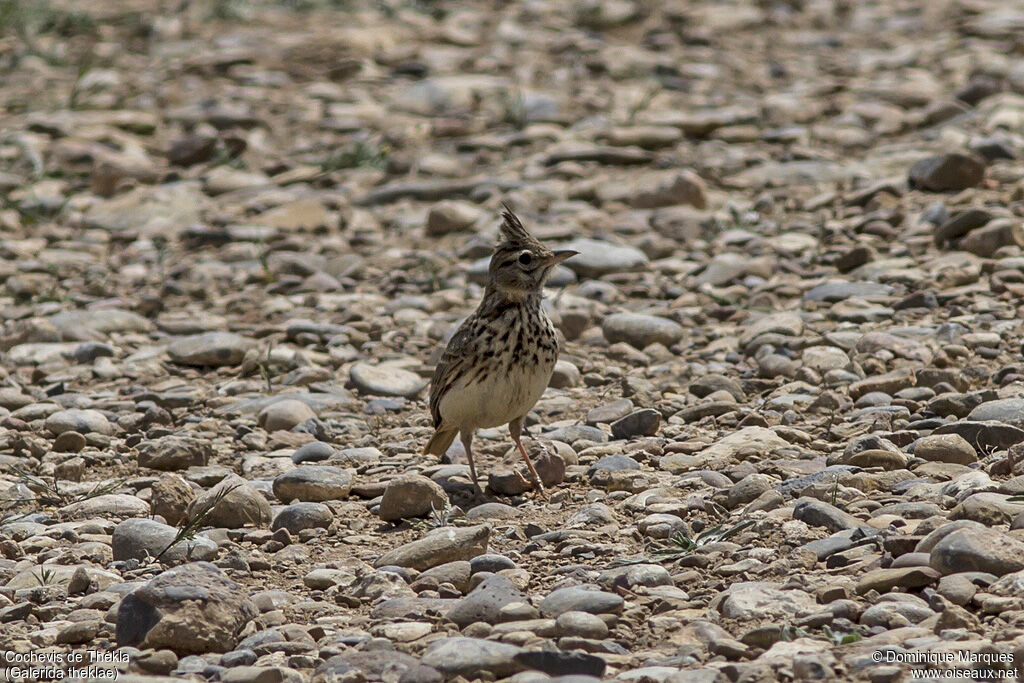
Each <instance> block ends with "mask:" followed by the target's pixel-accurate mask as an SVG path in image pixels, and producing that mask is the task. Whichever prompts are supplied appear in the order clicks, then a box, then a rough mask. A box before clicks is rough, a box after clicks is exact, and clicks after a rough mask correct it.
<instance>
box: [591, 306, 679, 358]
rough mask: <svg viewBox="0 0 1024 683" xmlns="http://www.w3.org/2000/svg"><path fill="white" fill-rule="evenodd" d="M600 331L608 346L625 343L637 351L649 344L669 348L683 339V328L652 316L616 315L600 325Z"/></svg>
mask: <svg viewBox="0 0 1024 683" xmlns="http://www.w3.org/2000/svg"><path fill="white" fill-rule="evenodd" d="M601 331H602V332H603V333H604V337H605V339H607V340H608V342H609V343H610V344H615V343H616V342H625V343H627V344H629V345H630V346H633V347H635V348H637V349H645V348H647V347H648V346H650V345H651V344H663V345H665V346H671V345H672V344H675V343H676V342H677V341H679V340H680V339H682V337H683V328H682V326H681V325H679V324H678V323H676V322H674V321H672V320H668V319H667V318H659V317H657V316H653V315H639V314H633V313H617V314H615V315H610V316H608V317H607V318H605V319H604V322H603V323H601Z"/></svg>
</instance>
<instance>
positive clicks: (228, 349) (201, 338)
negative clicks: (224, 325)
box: [167, 332, 254, 367]
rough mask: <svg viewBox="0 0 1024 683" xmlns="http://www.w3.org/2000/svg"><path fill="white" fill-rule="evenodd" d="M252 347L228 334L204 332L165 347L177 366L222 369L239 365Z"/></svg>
mask: <svg viewBox="0 0 1024 683" xmlns="http://www.w3.org/2000/svg"><path fill="white" fill-rule="evenodd" d="M253 346H254V342H253V341H252V340H251V339H246V338H245V337H242V336H241V335H238V334H232V333H230V332H204V333H203V334H196V335H191V336H188V337H182V338H181V339H176V340H174V341H172V342H171V343H170V344H168V346H167V355H168V356H170V358H171V361H173V362H175V363H178V364H179V365H190V366H197V367H222V366H236V365H241V363H242V359H243V358H245V354H246V352H247V351H248V350H249V349H251V348H252V347H253Z"/></svg>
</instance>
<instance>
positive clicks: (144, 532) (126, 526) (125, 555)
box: [110, 518, 217, 564]
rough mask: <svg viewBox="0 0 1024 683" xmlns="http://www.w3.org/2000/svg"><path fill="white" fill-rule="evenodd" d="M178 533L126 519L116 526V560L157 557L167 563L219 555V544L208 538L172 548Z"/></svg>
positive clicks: (185, 541)
mask: <svg viewBox="0 0 1024 683" xmlns="http://www.w3.org/2000/svg"><path fill="white" fill-rule="evenodd" d="M177 535H178V530H177V529H176V528H174V527H172V526H168V525H167V524H161V523H160V522H157V521H155V520H152V519H145V518H142V519H127V520H125V521H123V522H121V523H120V524H118V525H117V526H116V527H114V533H113V535H112V536H111V540H110V544H111V549H112V551H113V557H114V560H115V561H119V560H130V559H135V560H142V561H147V562H148V561H149V560H152V559H156V558H157V557H158V556H159V557H160V558H161V560H162V561H163V562H165V563H168V564H180V563H182V562H194V561H197V560H212V559H214V558H215V557H216V556H217V544H216V543H214V542H213V541H211V540H210V539H209V538H205V537H203V536H194V537H192V538H190V539H183V540H181V541H180V542H179V543H176V544H174V545H173V546H172V545H171V544H172V543H173V542H174V540H175V537H176V536H177Z"/></svg>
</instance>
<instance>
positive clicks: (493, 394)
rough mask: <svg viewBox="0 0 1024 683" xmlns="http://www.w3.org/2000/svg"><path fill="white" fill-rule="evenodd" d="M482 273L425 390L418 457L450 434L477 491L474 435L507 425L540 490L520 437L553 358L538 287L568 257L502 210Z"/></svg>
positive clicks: (554, 342)
mask: <svg viewBox="0 0 1024 683" xmlns="http://www.w3.org/2000/svg"><path fill="white" fill-rule="evenodd" d="M501 233H502V236H503V237H504V241H503V242H501V243H500V244H499V245H498V246H497V247H496V248H495V250H494V254H493V255H492V256H491V263H490V267H489V268H488V280H487V288H486V289H485V290H484V298H483V300H482V301H481V302H480V305H479V306H477V309H476V311H475V312H474V313H473V315H471V316H469V318H467V319H466V321H465V322H464V323H462V325H461V326H460V327H459V329H458V331H456V333H455V336H453V337H452V339H451V341H450V342H448V347H447V348H446V349H445V351H444V355H443V356H441V360H440V361H439V362H438V364H437V367H436V368H435V369H434V378H433V380H432V382H431V385H430V415H431V417H432V418H433V421H434V429H435V430H436V431H435V432H434V436H433V437H431V439H430V442H429V443H427V445H426V447H425V448H424V449H423V453H424V454H433V455H443V454H444V453H445V451H447V450H448V447H449V446H450V445H451V443H452V441H453V440H454V439H455V436H456V434H458V435H461V438H462V445H463V446H465V448H466V458H467V459H468V460H469V472H470V475H471V476H472V478H473V485H474V487H475V488H476V490H477V492H479V491H480V484H479V482H478V481H477V476H476V466H475V465H474V464H473V450H472V442H473V433H474V432H475V431H476V430H477V429H486V428H489V427H498V426H500V425H503V424H506V423H507V424H508V431H509V433H510V434H511V435H512V440H513V441H514V442H515V444H516V446H517V447H518V448H519V452H520V453H521V454H522V456H523V460H525V461H526V466H527V468H529V470H530V475H531V476H532V477H533V480H534V484H535V485H536V486H537V488H538V489H539V490H540V491H541V492H543V491H544V485H543V484H542V483H541V480H540V476H539V475H538V474H537V470H536V469H535V468H534V466H533V463H532V462H531V461H530V456H529V455H527V453H526V449H525V448H523V442H522V441H521V440H520V436H521V434H522V431H523V418H525V417H526V414H527V413H528V412H530V410H531V409H532V408H533V406H534V404H536V403H537V401H538V399H540V397H541V394H543V393H544V389H546V388H547V386H548V381H549V380H550V379H551V373H552V371H553V370H554V368H555V361H556V360H557V359H558V338H557V337H556V336H555V326H554V325H553V324H552V323H551V320H550V319H549V318H548V316H547V314H546V313H545V312H544V308H543V306H542V305H541V298H542V288H543V286H544V281H545V280H547V278H548V276H549V275H550V274H551V271H552V270H553V269H554V267H555V266H556V265H558V264H559V263H561V262H562V261H564V260H566V259H567V258H569V257H571V256H575V255H576V254H577V253H578V252H575V251H551V250H550V249H548V248H547V247H545V246H544V245H543V244H541V243H540V242H539V241H538V240H537V239H536V238H535V237H533V236H532V235H531V234H530V233H528V232H527V231H526V228H524V227H523V224H522V223H521V222H520V221H519V219H518V218H516V216H515V214H513V213H512V211H511V210H510V209H509V208H508V206H506V207H505V211H504V212H503V213H502V225H501Z"/></svg>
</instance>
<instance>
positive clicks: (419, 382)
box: [349, 363, 428, 398]
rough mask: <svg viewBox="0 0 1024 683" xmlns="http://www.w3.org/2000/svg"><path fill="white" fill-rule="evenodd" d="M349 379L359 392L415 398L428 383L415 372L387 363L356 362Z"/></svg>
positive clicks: (350, 371)
mask: <svg viewBox="0 0 1024 683" xmlns="http://www.w3.org/2000/svg"><path fill="white" fill-rule="evenodd" d="M349 379H351V380H352V384H353V386H355V388H356V390H357V391H358V392H359V393H360V394H368V395H370V396H402V397H405V398H415V397H416V396H418V395H419V394H420V392H422V391H423V390H424V389H425V388H426V386H427V384H428V382H427V380H425V379H423V378H422V377H420V376H419V375H417V374H416V373H414V372H409V371H408V370H406V369H404V368H401V367H398V366H396V365H390V364H387V363H382V364H380V365H371V364H369V363H356V364H355V365H353V366H352V369H351V370H349Z"/></svg>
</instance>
